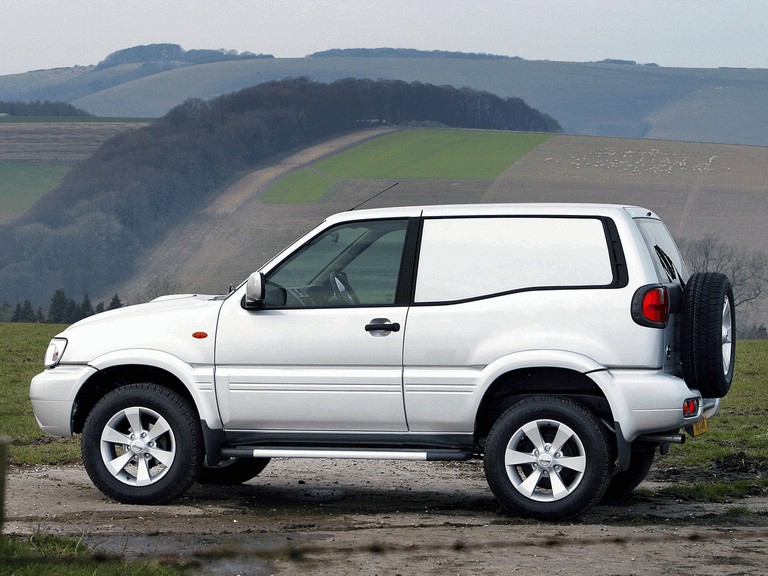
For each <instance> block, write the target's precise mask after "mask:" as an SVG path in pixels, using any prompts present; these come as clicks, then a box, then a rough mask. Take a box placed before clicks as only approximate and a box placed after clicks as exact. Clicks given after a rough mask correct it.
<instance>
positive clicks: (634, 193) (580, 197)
mask: <svg viewBox="0 0 768 576" xmlns="http://www.w3.org/2000/svg"><path fill="white" fill-rule="evenodd" d="M425 133H431V134H432V136H430V138H429V139H425V138H424V137H423V136H422V135H423V134H425ZM452 134H456V132H455V131H443V132H441V131H400V132H394V133H392V132H388V131H384V132H376V131H374V132H371V133H368V134H359V135H356V136H354V137H352V138H351V137H344V138H343V139H339V140H331V141H328V142H325V143H323V144H322V145H318V146H314V147H311V148H308V149H306V150H302V151H300V152H299V153H297V154H295V155H291V156H289V157H287V158H285V159H284V160H282V161H281V162H280V164H278V165H274V166H270V167H267V168H264V169H262V170H257V171H254V172H251V173H250V174H248V175H247V176H245V177H243V178H242V179H240V180H239V181H238V182H236V183H234V184H233V185H232V186H231V187H229V188H228V189H226V190H224V191H222V192H221V193H220V194H218V195H217V196H216V197H215V198H213V199H212V200H211V201H210V203H208V204H207V205H206V206H204V207H201V210H200V211H199V212H197V213H196V214H195V215H194V216H193V217H191V218H190V219H189V220H187V221H186V222H185V223H183V224H182V225H180V226H178V227H176V228H174V229H173V230H171V231H169V233H168V234H167V235H166V236H165V238H164V239H163V241H162V242H160V243H158V244H157V245H156V247H155V249H154V250H153V252H152V254H151V255H150V256H149V257H148V258H147V260H146V261H145V262H144V263H143V265H142V269H141V271H140V273H139V275H137V276H136V277H135V278H133V279H132V280H131V281H130V282H128V283H124V284H120V285H114V286H113V287H112V290H111V292H110V293H113V292H119V293H120V294H125V295H126V296H127V295H129V294H139V293H141V292H142V291H143V290H144V289H145V288H146V286H148V285H151V284H152V283H153V282H156V280H157V279H158V278H163V279H166V280H170V281H171V282H172V283H173V285H175V286H177V287H178V289H179V290H181V291H183V292H203V293H219V292H221V291H223V290H225V289H226V286H227V284H228V283H230V282H231V283H238V282H240V281H242V280H243V279H244V278H245V277H246V276H247V275H248V274H249V273H250V272H252V271H254V270H256V269H257V268H258V267H259V266H261V265H262V264H263V263H264V262H266V261H267V260H268V259H269V258H270V257H271V256H273V255H274V254H275V253H276V252H277V251H279V249H280V248H282V247H284V246H285V245H286V244H288V243H289V242H291V241H292V240H294V239H295V238H296V237H297V236H298V235H300V234H301V233H302V232H304V231H306V230H308V229H310V228H311V227H312V226H314V225H315V224H317V223H318V222H320V221H321V220H322V219H323V218H324V217H326V216H328V215H330V214H332V213H335V212H339V211H343V210H347V209H349V208H350V207H352V206H355V205H357V204H359V203H360V202H363V201H364V200H365V199H366V198H369V197H371V196H373V195H374V194H376V193H377V192H379V191H381V190H383V189H384V188H386V187H387V186H390V185H391V184H393V183H394V182H398V185H397V186H396V187H395V188H392V189H391V190H389V191H387V192H386V193H384V194H383V195H381V196H379V197H377V198H375V199H374V200H372V201H371V202H369V203H367V204H366V205H365V207H366V208H369V207H370V208H374V207H382V206H393V205H404V204H407V205H414V204H435V203H468V202H540V201H547V202H549V201H565V202H613V203H627V204H635V205H640V206H645V207H648V208H650V209H653V210H654V211H656V212H658V213H659V214H660V215H661V216H662V217H663V218H664V220H665V222H666V223H667V225H668V226H669V227H670V229H671V231H672V232H673V234H674V235H675V236H677V237H678V238H689V239H698V238H701V237H703V236H705V235H707V234H714V235H715V236H717V237H718V238H720V239H721V240H722V241H724V242H727V243H729V244H732V245H734V246H739V247H740V249H743V250H763V251H765V249H766V238H768V223H766V220H765V217H764V215H765V214H766V209H767V208H768V148H756V147H747V146H731V145H718V144H696V143H685V142H667V141H647V140H639V139H621V138H605V137H575V136H567V135H558V136H551V137H547V136H544V137H543V138H542V136H543V135H524V134H517V135H515V134H511V135H509V136H508V146H512V145H513V144H515V145H518V146H520V153H519V155H518V157H519V159H517V160H513V161H511V162H510V164H509V165H508V166H507V167H506V168H504V169H502V170H500V171H498V172H494V170H495V169H490V168H488V169H487V170H488V172H487V174H486V175H485V177H473V178H462V177H461V174H460V173H457V174H454V176H453V177H451V178H441V177H439V176H435V175H434V174H432V175H429V174H428V173H427V172H428V171H429V170H431V169H432V168H433V167H434V165H435V163H436V162H437V161H438V160H435V159H436V158H438V157H440V154H442V152H443V150H444V149H445V143H446V142H447V141H449V140H450V138H451V135H452ZM459 134H460V135H462V136H463V137H464V142H465V148H464V149H463V150H462V148H461V146H457V147H454V148H453V152H452V153H453V154H454V155H455V156H454V158H455V162H456V163H457V164H461V165H463V166H466V164H462V162H461V158H463V157H464V155H465V154H466V153H468V151H469V150H471V149H473V148H475V147H476V146H477V140H476V139H475V138H476V137H477V136H478V135H479V134H480V135H481V134H482V133H479V134H478V133H477V132H473V131H469V132H466V131H461V132H460V133H459ZM371 137H373V138H372V139H370V138H371ZM358 138H361V139H367V140H365V141H364V142H361V143H359V144H358V143H357V140H358ZM414 138H419V144H420V146H421V154H420V157H422V158H428V159H430V160H428V161H425V162H423V163H422V166H423V167H422V168H421V170H423V171H424V173H422V174H412V175H411V178H408V179H406V178H399V177H398V176H397V174H398V172H399V171H404V170H406V169H408V170H410V169H412V162H411V161H410V160H409V159H408V156H407V154H406V155H403V156H401V157H400V158H401V164H400V165H398V164H397V162H396V158H392V161H391V162H390V167H389V169H388V170H389V173H386V174H383V175H379V176H378V177H371V178H366V177H363V176H361V175H356V176H353V177H347V176H344V173H345V171H346V170H349V169H350V168H355V167H356V166H358V165H359V162H360V161H361V159H364V158H365V157H370V156H375V157H382V152H383V151H386V150H392V149H397V148H400V149H408V147H409V146H410V145H411V142H413V140H414ZM430 141H431V144H429V145H428V144H427V142H430ZM411 158H412V157H411ZM442 158H443V159H444V158H445V157H444V156H443V157H442ZM473 169H474V167H473ZM301 172H311V173H321V174H325V175H327V176H328V177H329V178H331V179H333V184H332V185H331V186H329V187H328V189H327V193H326V194H325V195H324V196H322V197H320V198H315V199H311V200H307V201H306V202H303V203H298V204H297V203H296V202H295V197H294V198H292V199H290V201H289V200H286V203H280V200H279V197H278V198H275V196H274V195H273V194H272V193H271V191H272V190H274V189H275V188H276V187H279V186H280V182H281V181H283V180H281V179H285V178H290V177H291V175H292V174H297V173H301ZM339 174H341V175H339ZM419 176H428V177H419ZM267 200H269V201H267Z"/></svg>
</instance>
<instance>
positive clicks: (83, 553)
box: [0, 534, 185, 576]
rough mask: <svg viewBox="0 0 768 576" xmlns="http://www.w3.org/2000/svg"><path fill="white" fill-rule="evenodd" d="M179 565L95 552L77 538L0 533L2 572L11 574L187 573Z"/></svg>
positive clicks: (136, 575)
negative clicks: (77, 540) (15, 535)
mask: <svg viewBox="0 0 768 576" xmlns="http://www.w3.org/2000/svg"><path fill="white" fill-rule="evenodd" d="M184 573H185V571H184V569H183V568H182V567H180V566H178V567H177V566H161V565H159V564H158V563H157V562H155V561H152V560H141V561H130V562H129V561H126V560H123V559H121V558H116V557H114V556H105V555H103V554H92V553H91V552H89V551H88V550H87V548H86V547H85V546H82V545H81V544H79V543H78V542H76V541H74V540H70V539H67V538H58V537H55V536H44V535H41V534H38V535H35V536H33V537H31V538H30V537H24V538H16V537H10V536H0V575H8V576H81V575H82V576H113V575H114V576H117V575H120V576H123V575H124V576H144V575H146V576H171V575H175V574H184Z"/></svg>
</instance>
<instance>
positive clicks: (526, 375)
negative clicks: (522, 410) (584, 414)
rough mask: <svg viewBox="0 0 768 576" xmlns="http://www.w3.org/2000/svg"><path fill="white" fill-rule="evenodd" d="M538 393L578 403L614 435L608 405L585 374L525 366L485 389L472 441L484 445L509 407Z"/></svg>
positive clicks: (503, 375)
mask: <svg viewBox="0 0 768 576" xmlns="http://www.w3.org/2000/svg"><path fill="white" fill-rule="evenodd" d="M541 394H550V395H555V396H562V397H569V398H571V399H573V400H575V401H577V402H578V403H579V404H582V405H583V406H585V407H586V408H588V409H589V410H590V411H591V412H593V413H594V414H595V416H596V417H597V418H598V419H599V420H601V421H602V422H604V423H606V427H607V428H608V429H609V431H610V432H611V433H613V432H614V429H613V427H612V424H613V422H614V416H613V411H612V409H611V404H610V402H609V400H608V398H606V395H605V393H604V392H603V390H602V389H601V387H600V386H598V384H597V383H596V382H595V381H594V380H593V379H592V378H590V377H589V376H588V375H587V374H585V373H583V372H581V371H579V370H576V369H574V367H567V368H565V367H558V366H541V367H525V368H517V369H513V370H510V371H508V372H505V373H503V374H500V375H498V376H497V377H496V378H495V380H494V381H493V382H492V383H491V384H490V386H488V388H487V390H486V391H485V394H484V395H483V397H482V400H481V401H480V405H479V407H478V410H477V413H476V417H475V427H474V435H475V442H476V443H477V444H479V445H480V446H483V445H484V443H485V439H486V438H487V436H488V433H489V432H490V430H491V427H492V426H493V424H494V422H496V420H497V419H498V418H499V416H501V415H502V414H503V413H504V412H505V411H506V410H507V409H508V408H509V407H510V406H512V405H513V404H515V403H517V402H519V401H520V400H522V399H524V398H527V397H530V396H534V395H541Z"/></svg>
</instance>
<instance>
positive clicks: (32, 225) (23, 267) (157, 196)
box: [0, 78, 561, 305]
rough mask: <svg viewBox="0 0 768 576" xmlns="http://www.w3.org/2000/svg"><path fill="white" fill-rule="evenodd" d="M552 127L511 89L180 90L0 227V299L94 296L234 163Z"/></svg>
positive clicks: (301, 84) (364, 83)
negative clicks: (461, 133)
mask: <svg viewBox="0 0 768 576" xmlns="http://www.w3.org/2000/svg"><path fill="white" fill-rule="evenodd" d="M413 121H436V122H440V123H442V124H445V125H447V126H454V127H465V128H487V129H497V130H525V131H537V132H559V131H561V128H560V125H559V124H558V123H557V122H556V121H555V120H554V119H552V118H551V117H549V116H547V115H546V114H542V113H540V112H538V111H537V110H534V109H533V108H530V107H529V106H528V105H527V104H525V102H523V101H522V100H520V99H519V98H500V97H498V96H495V95H493V94H490V93H487V92H480V91H476V90H470V89H467V88H464V89H457V88H453V87H450V86H433V85H430V84H422V83H418V82H414V83H406V82H402V81H394V80H379V81H372V80H357V79H346V80H339V81H337V82H333V83H329V84H325V83H320V82H314V81H311V80H309V79H307V78H298V79H287V80H281V81H275V82H268V83H265V84H261V85H258V86H254V87H252V88H247V89H245V90H241V91H239V92H235V93H233V94H229V95H225V96H220V97H218V98H215V99H213V100H210V101H203V100H200V99H192V100H188V101H186V102H184V103H183V104H181V105H179V106H177V107H175V108H173V109H172V110H171V111H169V112H168V114H167V115H166V116H164V117H163V118H161V119H159V120H158V121H156V122H155V123H153V124H152V125H150V126H147V127H145V128H139V129H136V130H131V131H128V132H125V133H123V134H121V135H119V136H116V137H114V138H112V139H111V140H109V141H107V142H106V143H104V144H103V145H102V146H101V147H100V148H99V150H97V151H96V153H95V154H94V155H93V156H92V157H91V158H89V159H87V160H85V161H83V162H81V163H79V164H78V165H77V166H75V167H74V168H73V169H72V171H71V172H70V173H69V174H68V175H67V176H66V177H65V179H64V180H63V181H62V183H61V184H60V185H59V186H58V188H57V189H56V190H54V191H53V192H52V193H50V194H49V195H47V196H46V197H45V198H43V199H42V200H41V201H40V202H38V204H37V205H35V206H34V207H33V208H32V209H31V210H29V211H28V212H27V213H26V214H25V215H24V216H22V217H21V218H19V219H18V220H16V221H14V222H13V223H11V224H9V225H5V226H2V227H0V245H2V246H3V250H2V251H0V299H2V300H7V301H10V302H13V301H16V300H20V299H22V298H24V299H26V298H29V299H30V301H31V302H32V303H33V305H34V303H35V302H36V301H37V302H39V301H41V300H43V299H44V298H45V297H46V294H45V292H44V290H45V287H46V286H61V287H62V288H63V289H64V290H66V291H67V292H69V293H81V294H82V293H86V292H87V293H90V294H96V293H101V292H103V291H104V290H106V289H108V287H109V286H111V285H113V284H114V283H117V282H120V281H122V280H124V279H126V278H129V277H131V276H132V275H133V274H134V272H135V269H136V263H137V262H138V261H140V258H141V257H142V255H143V254H144V253H145V252H146V251H147V250H149V249H150V248H151V247H152V245H153V244H154V243H155V242H156V241H158V240H159V239H161V238H162V237H163V236H164V235H165V233H166V231H167V230H169V229H170V228H171V227H173V226H175V225H176V224H178V223H179V222H180V221H182V220H184V219H185V218H187V217H188V216H189V215H190V214H192V213H194V212H195V211H197V210H198V209H199V208H200V206H201V205H202V204H203V203H204V202H206V201H207V200H208V199H210V198H211V197H212V196H213V195H214V194H215V193H216V192H217V191H218V190H220V189H221V188H222V187H223V186H225V185H227V184H228V183H229V182H230V181H231V180H232V178H233V177H235V176H236V175H237V174H238V173H241V172H242V171H244V170H248V169H252V168H253V167H255V166H257V165H259V164H261V163H265V162H268V161H269V158H271V157H273V156H274V155H277V154H280V153H283V152H286V151H289V150H293V149H297V148H301V147H304V146H307V145H309V144H310V143H312V142H315V141H318V140H322V139H326V138H329V137H333V136H336V135H338V134H341V133H345V132H349V131H352V130H359V129H362V128H367V127H369V126H371V125H372V124H384V125H398V124H403V123H408V122H413Z"/></svg>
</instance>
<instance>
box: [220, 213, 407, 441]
mask: <svg viewBox="0 0 768 576" xmlns="http://www.w3.org/2000/svg"><path fill="white" fill-rule="evenodd" d="M415 229H416V226H415V223H414V222H411V221H410V220H409V219H407V218H401V219H385V220H369V221H358V222H347V223H343V224H339V225H336V226H333V227H331V228H329V229H326V230H325V231H323V232H321V233H320V234H319V235H318V236H316V237H315V238H313V239H312V240H310V241H309V242H307V243H306V244H305V245H303V246H302V247H301V248H300V249H298V250H296V251H295V252H294V253H293V254H291V255H289V256H288V257H287V258H285V259H284V260H283V261H281V262H280V263H278V264H277V265H275V266H272V267H271V268H270V269H269V270H268V271H267V273H266V275H265V296H264V300H263V302H262V305H261V307H260V309H258V310H247V309H245V308H244V307H243V306H241V296H242V295H241V294H239V293H238V294H235V295H234V297H230V298H229V299H228V300H227V302H225V304H224V306H223V307H222V313H221V316H220V320H219V327H218V331H217V343H216V395H217V399H218V402H219V407H220V412H221V416H222V421H223V422H224V426H225V428H227V429H230V430H285V431H290V430H296V431H307V430H311V431H402V430H405V429H406V420H405V413H404V407H403V392H402V355H403V334H404V331H405V330H404V329H405V322H406V314H407V311H408V307H407V304H408V295H409V293H410V288H409V285H408V287H406V286H405V284H408V283H409V282H410V275H412V269H411V268H412V267H410V268H409V266H404V265H403V262H404V258H403V256H404V253H407V251H408V249H407V248H406V246H407V245H409V244H412V243H413V242H412V241H409V242H406V239H407V238H409V237H415ZM406 260H410V258H407V259H406ZM403 270H405V273H403ZM406 276H408V278H406ZM404 283H405V284H404ZM240 290H241V291H243V290H244V289H243V288H241V289H240Z"/></svg>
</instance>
